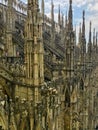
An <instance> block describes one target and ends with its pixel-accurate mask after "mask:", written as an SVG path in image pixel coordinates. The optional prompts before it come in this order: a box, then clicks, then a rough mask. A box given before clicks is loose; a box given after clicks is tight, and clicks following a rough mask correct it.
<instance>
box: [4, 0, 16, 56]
mask: <svg viewBox="0 0 98 130" xmlns="http://www.w3.org/2000/svg"><path fill="white" fill-rule="evenodd" d="M6 19H7V24H6V53H7V56H8V57H12V56H15V55H16V52H15V46H14V44H13V42H12V32H13V30H14V25H15V24H14V23H15V21H14V9H13V0H8V7H7V18H6Z"/></svg>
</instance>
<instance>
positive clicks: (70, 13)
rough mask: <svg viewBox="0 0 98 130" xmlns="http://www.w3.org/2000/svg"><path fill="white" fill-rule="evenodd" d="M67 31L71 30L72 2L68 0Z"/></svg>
mask: <svg viewBox="0 0 98 130" xmlns="http://www.w3.org/2000/svg"><path fill="white" fill-rule="evenodd" d="M68 29H69V30H73V15H72V0H69V14H68Z"/></svg>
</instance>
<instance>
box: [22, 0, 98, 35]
mask: <svg viewBox="0 0 98 130" xmlns="http://www.w3.org/2000/svg"><path fill="white" fill-rule="evenodd" d="M21 1H23V2H25V3H27V0H21ZM44 1H45V14H46V15H47V16H49V17H50V12H51V0H44ZM53 2H54V11H55V20H56V21H57V19H58V5H59V4H60V6H61V12H62V13H63V14H64V15H66V11H67V12H68V8H69V0H53ZM39 3H41V0H39ZM83 10H85V24H86V37H88V32H89V22H90V21H92V31H93V28H95V29H96V31H98V24H97V23H98V22H97V21H98V0H73V25H74V26H75V25H76V29H77V34H78V30H79V24H80V22H82V12H83Z"/></svg>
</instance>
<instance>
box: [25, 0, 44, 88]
mask: <svg viewBox="0 0 98 130" xmlns="http://www.w3.org/2000/svg"><path fill="white" fill-rule="evenodd" d="M25 32H26V33H25V39H26V40H25V63H26V73H27V74H26V79H27V83H28V84H30V85H34V86H39V84H42V82H43V39H42V19H41V14H40V12H39V3H38V0H34V1H33V0H28V12H27V20H26V25H25Z"/></svg>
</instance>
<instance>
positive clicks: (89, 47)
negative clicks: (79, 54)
mask: <svg viewBox="0 0 98 130" xmlns="http://www.w3.org/2000/svg"><path fill="white" fill-rule="evenodd" d="M91 26H92V24H91V21H90V27H89V42H88V56H89V60H90V61H91V56H92V40H91V39H92V32H91Z"/></svg>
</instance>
